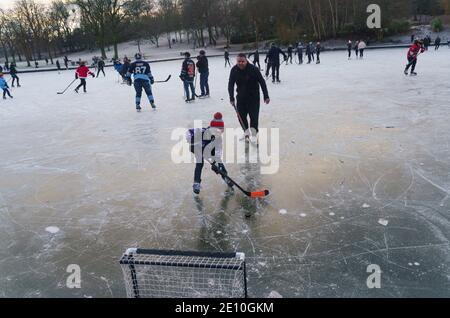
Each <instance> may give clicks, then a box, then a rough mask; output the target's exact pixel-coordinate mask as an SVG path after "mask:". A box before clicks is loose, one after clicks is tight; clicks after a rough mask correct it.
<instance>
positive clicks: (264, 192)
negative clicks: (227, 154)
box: [208, 160, 270, 199]
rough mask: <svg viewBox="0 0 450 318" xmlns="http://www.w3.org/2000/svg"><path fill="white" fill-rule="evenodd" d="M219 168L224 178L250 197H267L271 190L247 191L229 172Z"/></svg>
mask: <svg viewBox="0 0 450 318" xmlns="http://www.w3.org/2000/svg"><path fill="white" fill-rule="evenodd" d="M208 162H209V163H210V164H211V166H215V167H216V168H217V166H216V165H215V164H214V163H212V162H210V161H209V160H208ZM217 170H218V171H219V172H218V173H219V174H220V175H221V176H222V178H224V179H225V180H226V181H228V182H230V183H232V184H233V185H235V186H236V187H237V188H238V189H239V190H241V191H242V193H244V194H245V195H246V196H248V197H249V198H254V199H256V198H264V197H267V196H268V195H269V194H270V192H269V190H261V191H253V192H251V191H245V190H244V189H243V188H242V187H241V186H240V185H239V184H237V183H236V181H234V180H233V179H231V178H230V177H229V176H228V175H227V174H225V172H223V171H221V170H220V169H218V168H217Z"/></svg>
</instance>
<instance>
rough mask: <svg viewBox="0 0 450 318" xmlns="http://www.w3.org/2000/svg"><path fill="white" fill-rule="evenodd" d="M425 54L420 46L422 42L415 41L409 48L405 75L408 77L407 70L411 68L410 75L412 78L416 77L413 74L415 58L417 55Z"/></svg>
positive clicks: (414, 73) (423, 48)
mask: <svg viewBox="0 0 450 318" xmlns="http://www.w3.org/2000/svg"><path fill="white" fill-rule="evenodd" d="M423 52H425V47H424V46H423V44H422V41H420V40H415V41H414V44H413V45H411V47H410V48H409V51H408V56H407V57H408V65H406V68H405V75H408V70H409V68H410V67H411V66H412V68H411V75H412V76H416V75H417V73H416V72H414V70H415V69H416V64H417V57H418V56H419V54H421V53H423Z"/></svg>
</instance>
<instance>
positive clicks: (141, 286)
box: [120, 248, 247, 298]
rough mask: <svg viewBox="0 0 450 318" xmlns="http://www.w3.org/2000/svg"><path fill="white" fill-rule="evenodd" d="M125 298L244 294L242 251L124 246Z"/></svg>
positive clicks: (245, 289) (230, 296) (241, 295)
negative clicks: (189, 250) (208, 251)
mask: <svg viewBox="0 0 450 318" xmlns="http://www.w3.org/2000/svg"><path fill="white" fill-rule="evenodd" d="M120 265H121V267H122V271H123V275H124V279H125V288H126V292H127V297H129V298H246V297H247V281H246V280H247V278H246V267H245V255H244V254H243V253H207V252H187V251H166V250H145V249H136V248H134V249H128V250H127V251H126V252H125V253H124V254H123V256H122V258H121V259H120Z"/></svg>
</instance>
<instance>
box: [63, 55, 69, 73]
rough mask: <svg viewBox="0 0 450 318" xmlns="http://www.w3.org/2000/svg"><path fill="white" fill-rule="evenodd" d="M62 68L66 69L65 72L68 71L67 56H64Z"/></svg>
mask: <svg viewBox="0 0 450 318" xmlns="http://www.w3.org/2000/svg"><path fill="white" fill-rule="evenodd" d="M64 66H65V67H66V70H68V69H69V59H68V58H67V56H64Z"/></svg>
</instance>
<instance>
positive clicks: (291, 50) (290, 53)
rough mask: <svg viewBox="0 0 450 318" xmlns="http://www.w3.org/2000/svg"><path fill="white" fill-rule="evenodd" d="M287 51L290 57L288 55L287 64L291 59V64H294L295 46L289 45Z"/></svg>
mask: <svg viewBox="0 0 450 318" xmlns="http://www.w3.org/2000/svg"><path fill="white" fill-rule="evenodd" d="M287 53H288V54H287V55H288V57H287V60H286V65H287V64H288V62H289V61H290V62H291V64H292V55H293V53H294V47H293V46H292V45H289V46H288V49H287Z"/></svg>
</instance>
